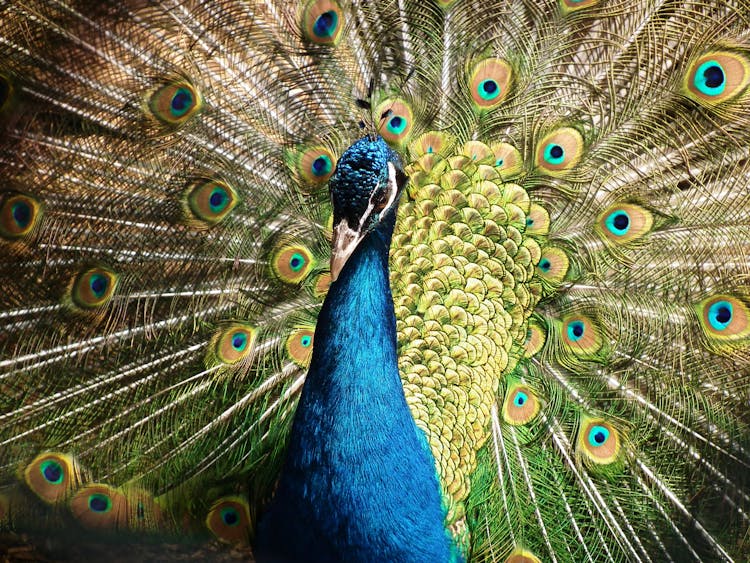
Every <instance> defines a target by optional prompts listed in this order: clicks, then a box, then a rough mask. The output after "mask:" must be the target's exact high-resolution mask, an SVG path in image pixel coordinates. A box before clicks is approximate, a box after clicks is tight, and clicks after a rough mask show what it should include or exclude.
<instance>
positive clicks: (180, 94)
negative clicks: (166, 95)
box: [170, 88, 194, 117]
mask: <svg viewBox="0 0 750 563" xmlns="http://www.w3.org/2000/svg"><path fill="white" fill-rule="evenodd" d="M193 103H194V100H193V93H192V92H191V91H190V90H188V89H187V88H178V89H177V91H176V92H175V93H174V96H172V102H171V104H170V107H171V109H172V115H174V116H175V117H182V116H183V115H185V114H186V113H187V112H188V111H190V109H191V108H192V107H193Z"/></svg>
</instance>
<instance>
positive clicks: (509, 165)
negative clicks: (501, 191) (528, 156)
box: [490, 143, 523, 179]
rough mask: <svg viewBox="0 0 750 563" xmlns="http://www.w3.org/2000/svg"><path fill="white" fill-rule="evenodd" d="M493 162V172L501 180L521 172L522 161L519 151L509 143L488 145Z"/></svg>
mask: <svg viewBox="0 0 750 563" xmlns="http://www.w3.org/2000/svg"><path fill="white" fill-rule="evenodd" d="M490 150H491V151H492V153H493V155H494V157H495V161H494V163H493V164H494V166H495V170H497V172H498V173H499V174H500V176H501V177H502V178H503V179H508V178H512V177H513V176H515V175H517V174H518V173H520V172H521V171H522V170H523V159H522V158H521V153H520V152H519V150H518V149H517V148H516V147H514V146H513V145H511V144H509V143H493V144H492V145H490Z"/></svg>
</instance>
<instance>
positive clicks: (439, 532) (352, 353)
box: [258, 210, 455, 562]
mask: <svg viewBox="0 0 750 563" xmlns="http://www.w3.org/2000/svg"><path fill="white" fill-rule="evenodd" d="M394 222H395V210H393V211H392V212H391V213H389V215H388V216H387V217H385V218H383V220H382V221H381V223H380V225H379V226H378V227H377V228H376V229H375V230H374V231H373V232H371V233H370V234H369V235H368V236H367V237H366V239H365V240H363V241H362V243H361V244H360V245H359V247H357V249H356V250H355V252H354V254H352V256H351V258H350V259H349V261H348V262H347V263H346V265H345V266H344V268H343V270H342V272H341V275H340V277H339V279H338V280H337V281H336V282H335V283H333V284H332V285H331V288H330V291H329V293H328V296H327V298H326V300H325V303H324V304H323V307H322V309H321V312H320V315H319V317H318V324H317V328H316V331H315V344H314V347H313V357H312V361H311V366H310V371H309V373H308V375H307V380H306V381H305V386H304V389H303V391H302V395H301V398H300V402H299V406H298V408H297V413H296V416H295V420H294V425H293V429H292V435H291V438H290V444H289V450H288V454H287V460H286V464H285V467H284V470H283V472H282V477H281V480H280V483H279V486H278V489H277V491H276V495H275V497H274V501H273V503H272V506H271V508H270V510H269V512H268V514H267V515H266V516H265V517H264V519H263V520H261V524H260V529H259V535H258V544H259V545H258V557H259V561H263V560H267V561H349V562H363V561H378V562H384V561H399V562H408V561H414V562H417V561H420V562H422V561H423V562H428V561H429V562H441V561H449V560H454V559H455V553H453V551H452V547H451V541H450V539H449V536H448V533H447V532H446V531H445V528H444V511H443V508H442V505H441V499H440V494H439V487H438V481H437V475H436V470H435V462H434V460H433V457H432V455H431V453H430V451H429V448H428V446H427V442H426V440H425V437H424V434H423V433H422V432H421V431H420V430H418V429H417V427H416V425H415V423H414V420H413V418H412V416H411V413H410V411H409V408H408V406H407V404H406V399H405V398H404V393H403V388H402V386H401V379H400V378H399V374H398V365H397V356H396V319H395V315H394V309H393V300H392V297H391V289H390V285H389V279H388V249H389V247H390V241H391V235H392V232H393V225H394Z"/></svg>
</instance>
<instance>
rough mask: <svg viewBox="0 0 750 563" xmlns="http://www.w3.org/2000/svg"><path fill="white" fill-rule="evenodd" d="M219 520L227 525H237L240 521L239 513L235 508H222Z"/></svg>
mask: <svg viewBox="0 0 750 563" xmlns="http://www.w3.org/2000/svg"><path fill="white" fill-rule="evenodd" d="M221 521H222V522H224V524H226V525H227V526H237V525H238V524H239V523H240V515H239V514H238V513H237V510H236V509H235V508H222V509H221Z"/></svg>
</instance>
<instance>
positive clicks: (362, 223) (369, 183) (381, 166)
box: [329, 135, 409, 281]
mask: <svg viewBox="0 0 750 563" xmlns="http://www.w3.org/2000/svg"><path fill="white" fill-rule="evenodd" d="M408 179H409V178H408V177H407V176H406V174H405V173H404V171H403V168H402V165H401V158H400V157H399V156H398V154H396V152H394V151H393V150H392V149H391V148H390V147H389V146H388V145H387V144H386V142H385V141H384V140H383V139H382V137H379V136H375V135H373V136H367V137H364V138H362V139H360V140H359V141H357V142H356V143H354V144H353V145H352V146H351V147H349V148H348V149H346V151H345V152H344V154H343V155H341V158H340V159H339V161H338V163H337V164H336V171H335V172H334V173H333V176H332V177H331V181H330V183H329V185H330V190H331V200H332V202H333V244H332V250H331V278H332V280H333V281H336V278H338V276H339V274H340V273H341V269H342V268H343V267H344V264H346V261H347V260H348V259H349V257H350V256H351V255H352V253H353V252H354V250H355V249H356V248H357V246H358V245H359V243H361V242H362V241H363V240H364V239H365V238H366V237H367V236H368V235H369V234H370V233H372V232H373V231H375V230H376V229H378V227H380V226H382V228H386V229H389V230H388V233H389V234H390V233H391V232H392V230H393V226H394V224H395V220H396V210H397V209H398V200H399V197H400V196H401V191H402V189H403V188H404V186H405V185H406V183H407V181H408Z"/></svg>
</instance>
